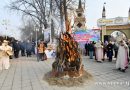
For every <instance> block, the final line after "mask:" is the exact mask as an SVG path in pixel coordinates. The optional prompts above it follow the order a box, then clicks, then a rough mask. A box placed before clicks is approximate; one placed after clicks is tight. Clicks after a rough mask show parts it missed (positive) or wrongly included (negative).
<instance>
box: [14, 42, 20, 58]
mask: <svg viewBox="0 0 130 90" xmlns="http://www.w3.org/2000/svg"><path fill="white" fill-rule="evenodd" d="M13 50H14V57H15V58H18V57H19V51H20V44H19V42H18V41H16V40H15V41H14V42H13Z"/></svg>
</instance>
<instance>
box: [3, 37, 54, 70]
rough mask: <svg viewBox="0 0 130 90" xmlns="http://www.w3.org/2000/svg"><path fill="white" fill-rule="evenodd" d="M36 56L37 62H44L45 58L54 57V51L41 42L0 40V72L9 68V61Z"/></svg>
mask: <svg viewBox="0 0 130 90" xmlns="http://www.w3.org/2000/svg"><path fill="white" fill-rule="evenodd" d="M32 55H36V56H37V61H44V60H47V58H53V57H54V56H55V52H54V49H53V47H52V46H51V45H49V46H48V47H47V43H46V42H44V41H43V40H40V41H38V42H37V46H36V42H35V41H32V42H31V41H29V40H27V41H18V40H15V39H10V40H9V39H5V38H0V70H3V69H8V68H9V67H10V63H9V59H12V58H19V57H21V56H22V57H23V56H26V57H31V56H32Z"/></svg>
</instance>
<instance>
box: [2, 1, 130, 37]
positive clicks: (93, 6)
mask: <svg viewBox="0 0 130 90" xmlns="http://www.w3.org/2000/svg"><path fill="white" fill-rule="evenodd" d="M12 1H13V0H12ZM85 1H86V10H85V12H86V13H85V14H86V19H87V22H86V23H87V24H86V25H87V27H88V28H93V27H95V26H97V19H99V18H101V15H102V7H103V3H104V2H106V17H107V18H114V17H118V16H121V17H127V16H128V10H129V7H130V0H85ZM9 2H10V0H0V22H1V23H0V34H9V35H11V36H15V37H16V38H19V34H20V32H19V30H18V27H19V26H20V25H22V21H21V17H20V14H18V13H17V12H10V11H9V10H8V9H7V8H5V6H6V5H8V4H9ZM4 19H6V20H8V21H9V23H8V24H9V25H8V31H5V28H4V26H3V25H2V21H3V20H4Z"/></svg>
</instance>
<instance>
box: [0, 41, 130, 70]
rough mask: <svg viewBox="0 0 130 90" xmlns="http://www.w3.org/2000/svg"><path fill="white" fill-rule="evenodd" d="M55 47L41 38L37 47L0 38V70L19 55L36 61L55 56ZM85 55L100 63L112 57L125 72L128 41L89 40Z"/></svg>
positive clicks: (129, 52)
mask: <svg viewBox="0 0 130 90" xmlns="http://www.w3.org/2000/svg"><path fill="white" fill-rule="evenodd" d="M55 49H56V48H54V47H52V45H48V44H47V43H45V42H44V41H43V40H41V41H39V42H37V47H36V42H35V41H32V42H31V41H29V40H27V41H18V40H15V39H13V40H4V39H3V40H0V70H2V69H8V68H9V66H10V64H9V59H12V58H19V56H26V57H31V56H32V55H36V56H37V61H44V60H47V58H54V57H55V56H56V52H55ZM85 55H86V56H89V58H90V59H95V61H97V62H100V63H102V62H104V61H106V60H108V61H109V62H112V61H113V59H116V68H117V69H119V70H120V71H122V72H125V70H126V69H127V68H128V64H129V60H130V41H124V40H121V41H119V42H111V41H109V42H108V41H105V43H102V42H101V41H98V42H96V43H95V42H92V41H90V42H87V43H86V44H85Z"/></svg>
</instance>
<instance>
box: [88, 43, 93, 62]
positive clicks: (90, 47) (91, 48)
mask: <svg viewBox="0 0 130 90" xmlns="http://www.w3.org/2000/svg"><path fill="white" fill-rule="evenodd" d="M88 50H89V57H90V59H93V54H94V45H93V43H92V42H91V41H90V44H89V45H88Z"/></svg>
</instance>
